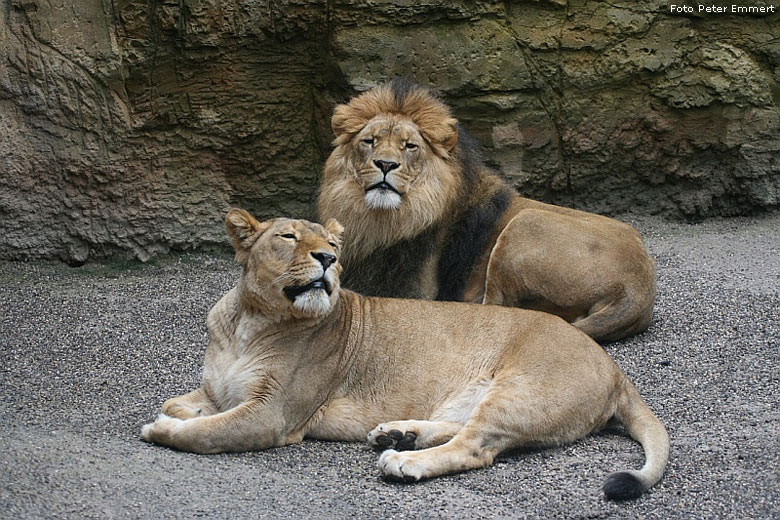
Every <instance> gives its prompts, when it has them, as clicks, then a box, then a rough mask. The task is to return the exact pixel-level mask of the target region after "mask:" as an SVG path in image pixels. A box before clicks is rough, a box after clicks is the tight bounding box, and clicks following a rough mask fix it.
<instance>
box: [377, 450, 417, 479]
mask: <svg viewBox="0 0 780 520" xmlns="http://www.w3.org/2000/svg"><path fill="white" fill-rule="evenodd" d="M416 455H417V453H414V452H398V451H395V450H387V451H385V452H383V453H382V455H380V456H379V462H378V463H377V466H379V471H381V472H382V476H383V477H385V478H387V479H390V480H400V481H403V482H416V481H418V480H420V479H421V478H423V469H424V468H423V465H422V464H421V463H420V462H419V461H417V457H416Z"/></svg>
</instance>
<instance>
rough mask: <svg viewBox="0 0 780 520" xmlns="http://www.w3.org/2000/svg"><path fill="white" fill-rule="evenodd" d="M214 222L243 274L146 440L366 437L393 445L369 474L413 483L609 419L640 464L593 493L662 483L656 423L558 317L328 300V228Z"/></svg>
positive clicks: (462, 306) (205, 447) (336, 240)
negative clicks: (195, 383) (198, 363)
mask: <svg viewBox="0 0 780 520" xmlns="http://www.w3.org/2000/svg"><path fill="white" fill-rule="evenodd" d="M226 225H227V230H228V234H229V235H230V237H231V238H232V241H233V245H234V247H235V250H236V259H237V261H238V262H239V263H240V264H241V265H242V266H243V273H242V275H241V278H240V280H239V282H238V284H237V285H236V286H235V287H234V288H233V289H232V290H231V291H230V292H228V293H227V294H226V295H225V296H224V297H223V298H222V299H221V300H219V302H217V304H216V305H215V306H214V307H213V308H212V309H211V312H209V315H208V328H209V336H210V339H209V345H208V348H207V350H206V359H205V367H204V370H203V382H202V386H201V387H200V388H199V389H197V390H195V391H193V392H190V393H189V394H186V395H183V396H181V397H176V398H173V399H169V400H167V401H166V402H165V403H164V404H163V406H162V412H163V413H162V414H161V415H160V416H159V417H158V418H157V420H156V421H155V422H154V423H151V424H147V425H145V426H144V427H143V429H142V430H141V436H142V438H143V439H144V440H147V441H150V442H157V443H160V444H164V445H167V446H171V447H173V448H176V449H180V450H186V451H193V452H198V453H216V452H225V451H243V450H260V449H265V448H270V447H273V446H282V445H285V444H291V443H296V442H299V441H301V440H302V439H303V438H304V437H312V438H317V439H328V440H339V441H357V440H362V439H366V438H367V439H368V442H369V444H370V445H372V446H374V447H379V448H391V447H392V448H395V449H387V450H386V451H385V452H384V453H382V455H381V456H380V458H379V469H380V471H381V472H382V474H383V475H385V476H386V477H389V478H393V479H402V480H419V479H424V478H431V477H435V476H438V475H444V474H447V473H453V472H456V471H464V470H468V469H473V468H480V467H484V466H488V465H489V464H491V463H492V462H493V459H494V457H495V456H496V455H497V454H498V453H500V452H502V451H504V450H508V449H511V448H516V447H519V446H549V445H558V444H561V443H565V442H569V441H573V440H575V439H578V438H580V437H582V436H584V435H587V434H588V433H590V432H592V431H594V430H597V429H599V428H601V427H603V426H604V425H606V424H607V423H608V422H610V421H611V420H613V419H614V420H616V421H619V422H621V423H623V424H624V425H625V427H626V429H627V430H628V433H629V434H630V435H631V436H632V437H633V438H634V439H636V440H638V441H639V442H640V443H641V444H642V446H643V448H644V450H645V453H646V457H647V461H646V463H645V465H644V467H643V468H642V469H641V470H639V471H634V470H631V471H623V472H619V473H614V474H612V475H610V477H609V478H608V479H607V482H606V484H605V485H604V492H605V494H606V495H607V497H609V498H613V499H624V498H633V497H637V496H639V495H640V494H641V493H642V492H643V491H644V490H646V489H648V488H649V487H650V486H652V485H653V484H655V483H656V482H657V481H658V480H659V479H660V478H661V476H662V474H663V472H664V467H665V465H666V462H667V459H668V456H669V438H668V436H667V434H666V430H665V429H664V427H663V425H662V424H661V423H660V422H659V421H658V419H657V418H656V417H655V416H654V415H653V413H652V412H651V411H650V410H649V409H648V408H647V406H646V405H645V403H644V402H643V401H642V398H641V397H640V396H639V394H638V393H637V391H636V389H635V388H634V385H632V384H631V382H630V381H629V380H628V379H626V377H625V375H624V374H623V373H622V372H621V371H620V369H619V368H618V367H617V366H615V364H614V363H613V362H612V360H611V359H610V358H609V356H608V355H607V354H606V353H605V352H604V351H603V350H602V349H601V347H600V346H599V345H598V344H597V343H595V342H594V341H593V340H592V339H590V338H589V337H588V336H586V335H585V334H583V333H582V332H581V331H579V330H577V329H575V328H574V327H572V326H571V325H569V324H567V323H566V322H565V321H563V320H562V319H560V318H558V317H556V316H553V315H552V314H547V313H542V312H536V311H530V310H523V309H515V308H509V307H494V306H488V305H484V306H483V305H474V304H467V303H456V302H429V301H421V300H400V299H388V298H376V297H363V296H360V295H358V294H356V293H353V292H350V291H348V290H345V289H340V286H339V272H340V270H341V266H340V264H339V263H338V259H337V255H338V254H339V247H340V244H341V232H342V227H341V225H340V224H339V223H338V222H337V221H335V220H329V221H328V222H326V223H325V226H324V227H323V226H321V225H319V224H313V223H310V222H306V221H303V220H290V219H283V218H282V219H273V220H269V221H266V222H262V223H260V222H257V221H256V220H255V219H254V218H252V216H250V215H249V214H248V213H247V212H245V211H243V210H232V211H230V213H228V215H227V222H226ZM398 389H402V391H397V390H398ZM387 421H391V422H387ZM403 449H412V450H417V451H400V450H403Z"/></svg>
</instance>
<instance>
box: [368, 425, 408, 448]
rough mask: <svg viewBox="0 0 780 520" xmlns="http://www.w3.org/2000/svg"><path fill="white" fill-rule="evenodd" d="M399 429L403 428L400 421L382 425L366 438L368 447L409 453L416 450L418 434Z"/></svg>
mask: <svg viewBox="0 0 780 520" xmlns="http://www.w3.org/2000/svg"><path fill="white" fill-rule="evenodd" d="M399 427H401V428H402V427H403V426H402V425H401V424H400V421H399V422H398V423H383V424H380V425H379V426H377V427H376V428H374V429H373V430H371V431H370V432H369V434H368V436H367V438H366V440H367V441H368V445H369V446H371V447H372V448H374V449H377V450H389V449H394V450H397V451H407V450H413V449H415V447H416V446H415V441H416V440H417V434H416V433H414V432H411V431H402V430H399V429H398V428H399Z"/></svg>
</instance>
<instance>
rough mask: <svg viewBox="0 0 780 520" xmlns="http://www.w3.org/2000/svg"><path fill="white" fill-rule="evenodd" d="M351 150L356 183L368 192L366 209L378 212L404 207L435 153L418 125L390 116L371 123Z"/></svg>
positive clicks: (363, 130)
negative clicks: (404, 200)
mask: <svg viewBox="0 0 780 520" xmlns="http://www.w3.org/2000/svg"><path fill="white" fill-rule="evenodd" d="M349 146H351V147H352V163H353V167H354V168H355V177H356V182H357V183H358V184H359V185H360V187H361V188H362V189H363V191H364V192H365V195H364V201H365V203H366V206H368V207H369V208H371V209H375V210H392V209H397V208H398V207H399V206H401V204H402V201H403V199H404V197H406V196H407V193H408V192H409V191H410V190H411V189H413V187H414V184H415V182H416V181H417V180H418V179H419V177H420V176H421V175H423V174H424V172H423V169H424V166H425V165H426V164H427V163H428V162H429V161H430V155H431V153H432V150H431V148H430V147H429V146H428V144H427V143H426V142H425V139H424V138H423V136H422V134H421V133H420V129H419V128H418V127H417V125H415V124H414V123H413V122H412V121H409V120H408V119H406V118H404V117H399V116H390V115H381V116H377V117H375V118H373V119H372V120H371V121H369V122H368V124H366V126H365V127H364V128H363V129H362V130H361V131H360V132H358V133H357V134H356V135H355V137H354V138H353V139H352V140H351V141H350V144H349Z"/></svg>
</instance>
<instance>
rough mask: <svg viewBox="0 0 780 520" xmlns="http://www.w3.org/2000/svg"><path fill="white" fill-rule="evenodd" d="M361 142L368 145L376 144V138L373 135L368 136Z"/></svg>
mask: <svg viewBox="0 0 780 520" xmlns="http://www.w3.org/2000/svg"><path fill="white" fill-rule="evenodd" d="M360 142H361V143H363V144H367V145H368V146H374V138H373V137H368V138H366V139H361V140H360Z"/></svg>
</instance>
